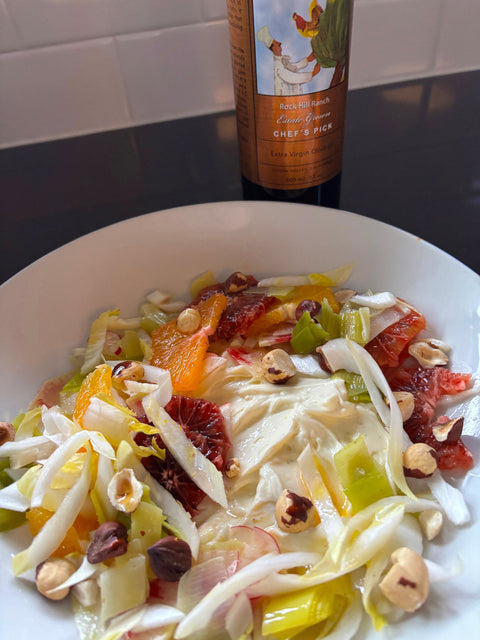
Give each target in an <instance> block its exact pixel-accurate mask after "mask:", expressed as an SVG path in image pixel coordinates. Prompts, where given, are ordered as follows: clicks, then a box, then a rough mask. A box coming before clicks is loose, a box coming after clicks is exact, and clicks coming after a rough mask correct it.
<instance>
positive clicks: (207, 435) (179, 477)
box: [135, 396, 231, 515]
mask: <svg viewBox="0 0 480 640" xmlns="http://www.w3.org/2000/svg"><path fill="white" fill-rule="evenodd" d="M165 411H166V412H167V413H168V414H169V416H170V417H171V418H172V419H173V420H175V421H176V422H178V423H179V424H180V425H181V427H182V429H183V430H184V432H185V434H186V436H187V437H188V438H189V439H190V440H191V442H193V444H194V445H195V446H196V447H197V448H198V449H199V450H200V451H201V452H202V453H203V455H204V456H206V457H207V458H208V459H209V460H210V462H212V463H213V464H214V465H215V466H216V467H217V469H218V470H219V471H222V470H223V468H224V466H225V460H226V455H227V451H228V449H229V448H230V446H231V445H230V440H229V438H228V436H227V433H226V430H225V422H224V419H223V415H222V412H221V411H220V408H219V407H218V405H217V404H215V403H214V402H208V401H207V400H202V399H200V398H188V397H184V396H172V398H171V400H170V401H169V402H168V404H167V405H166V406H165ZM153 438H155V439H156V442H157V445H158V446H159V447H160V448H162V449H165V459H164V460H160V459H159V458H157V457H155V456H149V457H145V458H143V459H142V464H143V466H144V467H145V468H146V469H147V470H148V471H149V472H150V473H151V475H152V476H153V477H154V478H155V479H156V480H157V481H158V482H159V483H160V484H161V485H162V486H163V487H165V489H167V491H169V492H170V493H171V494H172V495H173V497H174V498H175V499H177V500H179V501H180V502H181V503H182V504H183V506H184V507H185V509H187V511H189V513H191V514H192V515H194V514H195V513H196V512H197V507H198V505H199V504H200V502H201V501H202V500H203V498H204V497H205V494H204V492H203V491H202V490H201V489H199V487H197V485H196V484H195V483H194V482H193V480H192V479H191V478H190V476H189V475H188V474H187V473H185V471H184V470H183V469H182V467H181V466H180V465H179V464H178V462H177V461H176V460H175V458H174V457H173V455H172V454H171V453H170V452H169V451H168V449H166V448H165V445H164V443H163V442H162V440H161V438H160V437H159V436H150V435H146V434H144V433H138V434H137V435H136V437H135V442H136V443H137V444H139V445H143V446H146V447H148V446H150V445H151V442H152V439H153Z"/></svg>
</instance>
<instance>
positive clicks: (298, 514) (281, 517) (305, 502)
mask: <svg viewBox="0 0 480 640" xmlns="http://www.w3.org/2000/svg"><path fill="white" fill-rule="evenodd" d="M275 520H276V521H277V525H278V528H279V529H281V530H282V531H285V532H287V533H300V532H301V531H305V529H309V528H310V527H313V526H315V522H316V520H317V516H316V511H315V507H314V506H313V503H312V501H311V500H309V499H308V498H306V497H305V496H299V495H298V494H296V493H294V492H293V491H289V490H288V489H285V490H284V491H282V493H281V494H280V497H279V498H278V500H277V503H276V505H275Z"/></svg>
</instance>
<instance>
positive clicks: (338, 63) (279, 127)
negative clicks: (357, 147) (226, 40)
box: [227, 0, 351, 190]
mask: <svg viewBox="0 0 480 640" xmlns="http://www.w3.org/2000/svg"><path fill="white" fill-rule="evenodd" d="M227 7H228V18H229V25H230V42H231V53H232V67H233V76H234V85H235V99H236V107H237V127H238V143H239V150H240V161H241V170H242V174H243V175H244V176H245V177H246V178H248V179H249V180H250V181H252V182H254V183H256V184H259V185H261V186H263V187H266V188H271V189H287V190H288V189H302V188H308V187H313V186H315V185H318V184H323V183H324V182H327V181H328V180H330V179H331V178H333V177H334V176H336V175H337V174H338V173H340V171H341V168H342V155H343V133H344V122H345V108H346V98H347V78H348V52H349V30H350V14H351V5H350V0H318V1H317V0H313V1H311V0H275V2H272V0H227Z"/></svg>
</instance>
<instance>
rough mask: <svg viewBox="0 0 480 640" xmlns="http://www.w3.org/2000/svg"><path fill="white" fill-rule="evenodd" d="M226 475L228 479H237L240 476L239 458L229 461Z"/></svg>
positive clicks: (226, 466)
mask: <svg viewBox="0 0 480 640" xmlns="http://www.w3.org/2000/svg"><path fill="white" fill-rule="evenodd" d="M225 474H226V476H227V477H228V478H236V477H237V476H239V475H240V460H239V459H238V458H230V460H227V464H226V465H225Z"/></svg>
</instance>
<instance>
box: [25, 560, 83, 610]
mask: <svg viewBox="0 0 480 640" xmlns="http://www.w3.org/2000/svg"><path fill="white" fill-rule="evenodd" d="M75 571H76V568H75V565H74V564H73V563H72V562H70V561H69V560H66V559H65V558H51V559H50V560H46V561H45V562H42V564H39V565H38V567H37V570H36V573H35V583H36V585H37V589H38V591H39V592H40V593H41V594H42V596H45V597H46V598H48V599H49V600H63V599H64V598H66V597H67V596H68V594H69V593H70V587H66V588H65V589H59V590H58V591H52V589H56V588H57V587H59V586H60V585H62V584H63V583H64V582H65V581H66V580H68V578H70V576H72V575H73V574H74V573H75Z"/></svg>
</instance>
